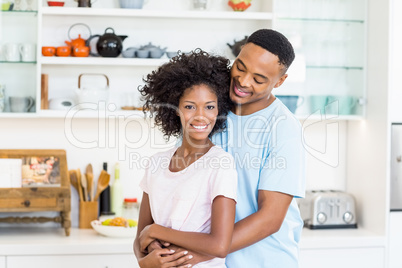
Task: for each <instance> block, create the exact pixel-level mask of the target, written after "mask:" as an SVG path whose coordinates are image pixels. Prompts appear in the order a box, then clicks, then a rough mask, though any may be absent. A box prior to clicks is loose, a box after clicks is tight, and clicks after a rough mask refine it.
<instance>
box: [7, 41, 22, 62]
mask: <svg viewBox="0 0 402 268" xmlns="http://www.w3.org/2000/svg"><path fill="white" fill-rule="evenodd" d="M3 53H4V58H5V60H6V61H13V62H17V61H20V60H21V57H20V50H19V44H17V43H8V44H5V45H4V49H3Z"/></svg>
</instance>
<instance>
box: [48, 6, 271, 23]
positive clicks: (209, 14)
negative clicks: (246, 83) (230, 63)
mask: <svg viewBox="0 0 402 268" xmlns="http://www.w3.org/2000/svg"><path fill="white" fill-rule="evenodd" d="M41 13H42V14H43V15H54V16H101V17H136V18H172V19H203V20H209V19H222V20H225V19H236V20H239V19H241V20H254V21H255V20H267V21H269V20H272V18H273V15H272V13H270V12H234V11H192V10H190V11H166V10H144V9H123V8H110V9H106V8H68V7H43V8H42V11H41Z"/></svg>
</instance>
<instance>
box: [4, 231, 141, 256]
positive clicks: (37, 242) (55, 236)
mask: <svg viewBox="0 0 402 268" xmlns="http://www.w3.org/2000/svg"><path fill="white" fill-rule="evenodd" d="M133 242H134V237H133V238H112V237H105V236H102V235H99V234H98V233H96V232H95V231H94V230H92V229H77V228H71V234H70V236H65V234H64V229H62V228H43V227H36V228H35V227H25V228H22V227H21V228H9V227H6V228H2V227H0V255H6V256H10V255H56V254H57V255H62V254H134V253H133Z"/></svg>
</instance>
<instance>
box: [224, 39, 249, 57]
mask: <svg viewBox="0 0 402 268" xmlns="http://www.w3.org/2000/svg"><path fill="white" fill-rule="evenodd" d="M247 38H248V36H245V37H244V39H242V40H240V41H237V42H236V40H233V41H234V44H233V45H231V44H229V43H227V45H228V46H229V47H230V49H232V53H233V55H235V57H237V55H239V53H240V50H241V48H242V46H243V45H245V44H246V42H247Z"/></svg>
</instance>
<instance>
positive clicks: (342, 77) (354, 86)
mask: <svg viewBox="0 0 402 268" xmlns="http://www.w3.org/2000/svg"><path fill="white" fill-rule="evenodd" d="M275 3H276V8H275V9H274V14H275V20H274V24H273V26H274V28H275V29H277V30H279V31H280V32H282V33H284V34H285V35H286V36H287V37H288V38H289V39H290V40H291V41H293V46H294V48H295V52H296V59H295V66H297V67H298V65H304V66H305V68H304V70H303V69H302V68H299V69H298V70H294V73H292V71H293V70H292V69H291V68H292V66H291V68H290V70H289V74H292V75H289V81H287V82H286V83H284V85H283V86H281V87H280V88H278V90H277V92H276V93H277V94H278V95H299V96H300V98H301V99H302V101H301V102H300V101H299V105H300V106H299V107H298V108H297V110H296V114H304V115H310V114H315V113H318V114H324V113H325V114H333V115H336V116H340V117H344V118H348V119H353V118H361V117H362V116H364V104H365V100H366V93H365V91H366V86H365V79H366V77H365V73H366V49H365V46H366V13H367V8H366V6H367V1H366V0H354V1H343V0H334V1H317V0H306V1H294V0H286V1H276V2H275ZM292 76H293V77H295V78H296V79H293V80H292ZM324 107H325V110H324Z"/></svg>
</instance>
